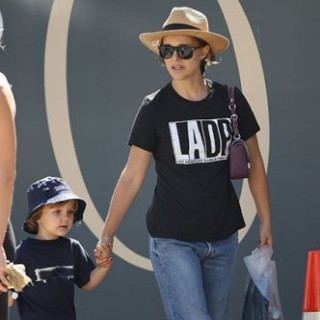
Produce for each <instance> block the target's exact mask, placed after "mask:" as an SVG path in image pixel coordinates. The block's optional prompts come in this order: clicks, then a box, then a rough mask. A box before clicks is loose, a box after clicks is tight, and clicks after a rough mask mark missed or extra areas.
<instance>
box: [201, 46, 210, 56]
mask: <svg viewBox="0 0 320 320" xmlns="http://www.w3.org/2000/svg"><path fill="white" fill-rule="evenodd" d="M201 51H202V57H201V59H207V58H209V59H210V58H211V54H210V47H209V46H208V45H206V46H204V47H202V48H201Z"/></svg>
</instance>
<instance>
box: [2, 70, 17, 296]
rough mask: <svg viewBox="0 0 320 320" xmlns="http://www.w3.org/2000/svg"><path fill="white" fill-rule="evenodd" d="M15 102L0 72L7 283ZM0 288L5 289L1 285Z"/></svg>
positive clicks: (13, 167)
mask: <svg viewBox="0 0 320 320" xmlns="http://www.w3.org/2000/svg"><path fill="white" fill-rule="evenodd" d="M14 116H15V102H14V97H13V94H12V91H11V88H10V85H9V83H8V81H7V79H6V77H5V76H4V75H3V74H2V73H0V150H1V153H0V196H1V202H0V281H1V282H3V283H4V284H7V282H6V280H5V277H4V272H5V268H6V266H5V265H6V254H5V252H4V249H3V242H4V238H5V235H6V230H7V226H8V221H9V216H10V210H11V206H12V196H13V186H14V180H15V163H16V130H15V123H14ZM0 290H4V291H6V289H5V288H4V287H3V286H1V284H0Z"/></svg>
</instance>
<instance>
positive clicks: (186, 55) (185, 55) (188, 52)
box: [158, 44, 201, 60]
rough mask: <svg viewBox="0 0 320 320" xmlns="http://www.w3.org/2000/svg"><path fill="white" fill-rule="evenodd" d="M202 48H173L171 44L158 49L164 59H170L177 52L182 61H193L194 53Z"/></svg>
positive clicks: (184, 46) (187, 46)
mask: <svg viewBox="0 0 320 320" xmlns="http://www.w3.org/2000/svg"><path fill="white" fill-rule="evenodd" d="M199 48H201V47H193V46H190V45H186V44H181V45H180V46H176V47H175V46H171V45H170V44H162V45H160V46H159V47H158V49H159V55H160V57H161V58H162V59H170V58H171V57H172V56H173V53H174V52H175V51H176V52H177V54H178V57H179V58H180V59H184V60H187V59H191V58H192V57H193V51H194V50H196V49H199Z"/></svg>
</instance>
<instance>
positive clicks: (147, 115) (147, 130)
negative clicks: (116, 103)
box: [128, 98, 157, 153]
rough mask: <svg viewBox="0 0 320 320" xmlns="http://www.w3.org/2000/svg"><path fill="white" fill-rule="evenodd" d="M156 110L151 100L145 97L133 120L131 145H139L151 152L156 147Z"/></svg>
mask: <svg viewBox="0 0 320 320" xmlns="http://www.w3.org/2000/svg"><path fill="white" fill-rule="evenodd" d="M155 117H156V115H155V110H154V106H153V105H152V104H151V103H150V101H149V100H148V99H147V98H145V99H144V100H143V102H142V104H141V106H140V108H139V111H138V113H137V115H136V117H135V120H134V122H133V126H132V129H131V132H130V135H129V140H128V144H129V146H132V145H134V146H137V147H139V148H141V149H144V150H146V151H149V152H152V153H153V152H154V150H155V148H156V140H157V139H156V136H157V133H156V125H155Z"/></svg>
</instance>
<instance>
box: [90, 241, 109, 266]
mask: <svg viewBox="0 0 320 320" xmlns="http://www.w3.org/2000/svg"><path fill="white" fill-rule="evenodd" d="M111 254H112V251H111V250H110V248H109V247H106V246H105V245H103V244H101V243H98V244H97V246H96V248H95V250H94V255H95V259H96V265H97V266H98V267H99V268H107V269H110V268H111V265H112V256H111Z"/></svg>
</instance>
